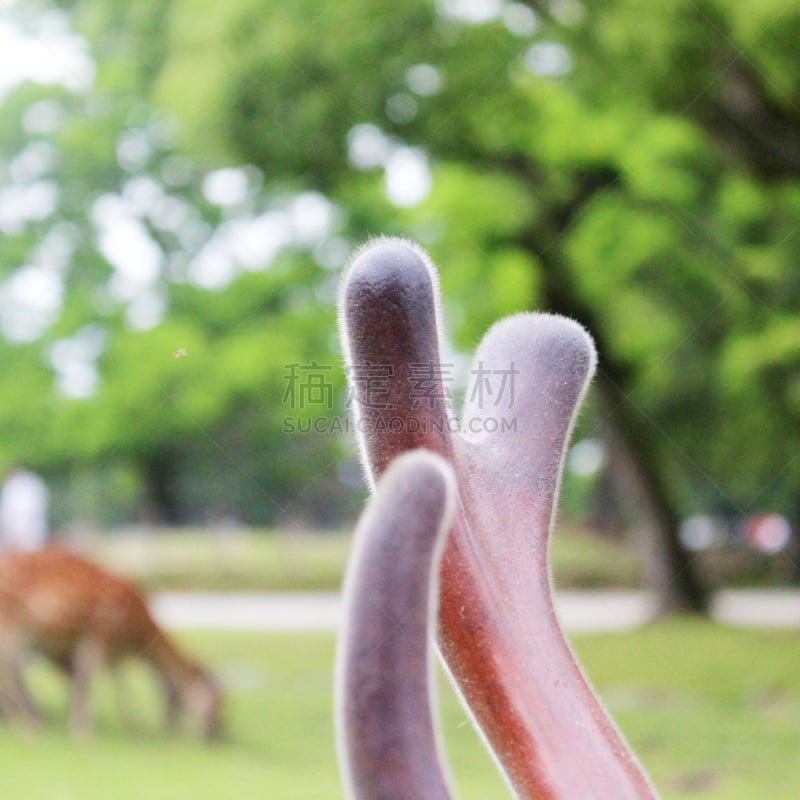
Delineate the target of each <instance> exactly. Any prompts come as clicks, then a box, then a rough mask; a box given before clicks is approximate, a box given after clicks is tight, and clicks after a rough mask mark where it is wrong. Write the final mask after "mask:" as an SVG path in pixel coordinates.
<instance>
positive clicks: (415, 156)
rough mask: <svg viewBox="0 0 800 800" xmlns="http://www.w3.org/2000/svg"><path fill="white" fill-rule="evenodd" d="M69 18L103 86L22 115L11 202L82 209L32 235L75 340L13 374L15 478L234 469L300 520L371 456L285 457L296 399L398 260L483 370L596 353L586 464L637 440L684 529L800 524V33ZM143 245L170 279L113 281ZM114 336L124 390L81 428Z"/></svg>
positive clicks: (114, 361) (492, 8)
mask: <svg viewBox="0 0 800 800" xmlns="http://www.w3.org/2000/svg"><path fill="white" fill-rule="evenodd" d="M61 6H62V7H63V8H64V9H65V10H66V13H67V14H68V17H69V19H70V21H71V23H72V25H73V26H74V28H75V30H76V31H78V32H79V33H81V34H82V35H84V36H85V37H86V38H87V40H88V42H89V44H90V49H91V54H92V56H93V58H94V60H95V64H96V78H95V81H94V83H93V84H92V86H91V87H90V88H88V89H86V90H85V91H83V92H80V93H75V92H69V91H67V90H61V91H60V92H56V93H54V92H53V91H51V90H50V89H47V90H46V89H43V88H33V87H29V86H27V87H23V88H21V89H19V90H18V91H17V92H15V93H14V94H13V95H12V96H10V97H9V98H7V100H6V102H5V104H4V105H3V107H2V110H0V138H1V140H2V143H3V148H2V149H3V152H4V153H5V154H6V157H5V159H4V161H3V165H2V170H3V183H4V184H5V183H9V182H10V183H11V184H12V185H13V186H17V185H18V184H24V185H26V186H28V187H29V188H30V186H32V185H33V186H35V185H36V184H38V183H43V182H47V183H51V184H54V186H55V187H56V189H57V194H58V200H57V202H54V203H53V209H52V210H51V211H50V213H49V214H47V215H46V216H43V217H42V218H41V219H26V220H23V221H22V222H20V223H19V224H18V226H17V229H16V230H11V231H9V230H8V229H7V227H6V228H5V229H4V230H5V233H6V236H5V237H4V239H3V242H2V245H1V246H0V254H1V255H2V265H3V270H4V274H5V275H6V276H7V277H6V280H7V281H8V282H11V281H13V280H17V277H18V275H19V273H20V271H21V270H23V269H27V268H28V266H26V265H36V264H37V263H40V262H37V260H36V258H37V255H36V254H37V253H39V254H41V253H42V250H43V248H46V247H50V248H51V251H52V252H55V253H57V254H60V255H58V258H60V259H61V261H62V262H63V265H62V266H59V267H57V268H53V269H57V270H58V271H59V275H60V276H61V277H60V279H59V280H60V286H61V288H60V291H61V293H62V295H63V303H62V304H61V306H60V311H59V312H58V314H55V313H54V312H53V313H52V314H51V316H55V317H57V318H55V319H52V320H50V319H46V320H45V321H44V322H43V325H42V330H41V331H37V332H34V333H35V334H36V335H32V334H30V335H27V336H25V337H24V338H25V339H26V341H23V342H7V343H6V344H4V345H3V347H2V351H0V358H3V359H5V360H6V361H7V363H8V364H9V366H10V367H11V369H10V370H6V371H4V376H5V377H4V380H6V381H7V391H6V392H4V393H3V397H5V400H4V401H2V402H0V419H3V420H5V423H6V428H7V429H8V430H9V431H11V432H12V433H11V434H10V435H9V436H8V437H6V440H5V442H4V444H3V452H4V453H5V455H6V457H7V458H11V457H13V458H21V457H23V456H24V457H25V458H26V459H27V460H32V461H34V462H37V463H40V464H42V465H43V466H50V465H58V464H64V463H72V462H75V461H83V462H85V463H91V462H92V460H93V459H94V460H96V459H100V458H110V457H112V455H113V456H116V455H119V456H120V457H124V458H128V459H134V460H136V459H139V460H140V461H141V462H142V463H144V462H145V461H147V459H148V458H150V457H151V456H152V454H153V453H154V452H157V451H159V450H160V449H163V451H164V453H168V454H169V455H170V458H173V457H175V458H180V459H183V460H184V463H186V460H187V459H188V462H191V463H194V464H197V463H198V462H197V459H196V453H197V452H198V451H197V448H198V447H199V448H200V449H202V448H203V447H205V448H206V452H209V451H211V450H213V449H214V445H213V444H212V442H217V444H219V445H220V446H221V447H222V448H223V450H224V449H225V448H227V447H228V441H229V440H228V439H227V438H226V437H228V436H230V437H231V438H230V441H231V442H233V441H238V442H239V444H238V445H237V446H240V447H253V449H254V450H258V452H257V453H256V452H251V453H250V456H248V458H250V457H252V459H253V461H252V472H251V471H250V469H251V468H250V467H249V466H248V467H247V474H248V476H249V477H252V478H253V483H254V485H259V486H262V487H266V486H268V485H271V484H272V482H276V483H275V484H274V485H275V486H278V485H281V486H284V487H285V491H284V490H283V489H281V490H280V491H278V495H279V496H280V497H282V498H286V502H288V498H290V497H291V496H293V492H294V493H296V491H297V490H298V487H301V486H303V485H304V481H313V480H316V477H315V476H316V475H318V474H320V472H319V471H317V472H315V471H314V469H312V468H311V467H310V464H311V463H312V462H313V463H314V468H316V466H317V465H320V466H321V465H322V464H326V465H331V464H335V463H336V461H337V459H339V458H341V452H342V451H341V449H337V448H339V447H340V445H341V442H340V441H339V440H335V437H334V438H333V439H332V438H331V437H327V438H325V437H316V438H314V440H313V447H312V444H311V442H312V440H311V439H308V438H306V439H304V440H302V441H301V439H300V438H298V437H292V436H285V435H282V434H280V418H281V417H282V416H284V414H285V408H283V407H282V404H281V397H282V396H283V395H282V392H283V387H284V383H285V376H284V374H283V370H284V366H285V365H287V364H290V363H294V362H297V363H309V362H311V361H312V360H315V361H316V362H317V363H319V364H338V355H337V348H336V342H335V331H334V329H333V311H332V306H333V304H334V299H335V291H336V290H335V284H336V278H337V268H339V267H341V265H342V264H343V262H344V260H345V259H346V255H347V253H348V251H349V249H350V248H351V247H352V246H354V245H356V244H357V243H359V242H361V241H362V240H364V239H365V238H367V237H368V236H371V235H375V234H378V233H398V234H401V235H405V236H409V237H411V238H414V239H416V240H418V241H420V242H421V243H422V244H423V245H424V246H426V247H427V248H429V250H430V251H431V253H432V255H433V257H434V259H435V260H436V262H437V264H438V265H439V267H440V270H441V277H442V290H443V295H444V300H445V303H446V305H447V308H448V312H449V313H448V318H449V323H450V328H451V329H450V331H449V333H450V335H451V336H452V338H453V341H454V342H455V344H456V346H457V347H460V348H464V349H468V348H471V346H472V345H473V344H474V342H475V341H477V339H478V338H479V337H480V335H481V334H482V332H483V330H484V329H485V328H486V327H487V325H488V324H490V323H491V322H492V321H494V320H495V319H497V318H498V317H499V316H502V315H505V314H508V313H512V312H515V311H519V310H525V309H532V308H549V309H551V310H556V311H561V312H563V313H568V314H570V315H571V316H575V317H577V318H578V319H580V320H581V321H583V322H584V323H585V324H587V325H588V327H589V328H590V329H591V330H592V333H593V334H594V335H595V336H596V338H597V340H598V343H599V345H600V351H601V352H600V380H599V385H598V388H599V394H598V398H599V399H598V400H597V402H596V406H595V409H594V411H593V413H592V414H590V415H589V417H587V419H586V421H585V423H584V425H585V428H586V432H587V433H591V432H592V431H594V429H595V426H596V425H598V424H599V423H600V422H602V421H603V420H605V419H606V418H611V419H612V420H616V421H617V422H618V423H619V424H618V432H621V433H622V434H625V435H627V436H628V437H629V444H630V445H631V446H632V447H633V448H634V449H635V450H636V451H637V452H638V453H639V454H640V455H641V456H642V457H643V460H640V461H639V462H638V463H639V466H640V468H641V470H643V471H644V472H646V473H648V474H649V475H650V476H651V477H653V478H654V480H655V481H656V484H658V486H659V487H660V489H659V491H662V490H663V492H662V493H663V494H664V497H663V498H662V499H663V501H664V504H665V505H667V506H669V508H670V509H671V511H672V512H674V513H675V514H678V513H680V514H682V513H689V512H691V511H696V510H701V509H702V510H720V511H725V512H727V513H733V514H746V513H750V512H751V511H756V510H761V509H763V508H765V507H769V508H774V509H777V510H781V511H783V512H784V513H787V514H789V515H791V516H793V517H795V518H796V517H797V514H798V513H800V495H799V494H798V489H797V486H798V480H799V479H800V459H798V458H796V453H797V450H798V444H799V443H798V430H800V426H798V421H800V382H799V380H800V379H798V377H797V376H798V370H797V366H798V362H800V317H798V312H797V309H798V307H800V306H799V305H798V299H799V295H800V277H798V276H799V275H800V273H798V271H797V269H796V259H797V254H798V242H800V225H798V222H797V220H798V217H799V214H800V182H799V181H798V174H799V173H800V135H798V134H800V110H799V109H800V65H799V64H798V62H797V59H796V41H797V36H798V34H800V2H795V0H791V1H790V2H785V1H784V2H780V3H776V2H767V3H762V4H760V5H759V6H758V7H757V8H756V7H753V6H752V5H745V4H741V3H737V2H735V0H685V1H684V0H679V1H678V2H667V1H666V0H657V2H652V3H647V4H644V5H643V4H638V3H633V2H631V1H630V0H615V1H614V2H603V3H600V2H595V1H594V0H583V1H582V2H579V1H578V0H553V1H552V2H530V3H521V2H501V0H441V2H437V3H432V2H422V0H412V2H408V3H403V4H400V5H398V4H396V3H390V2H388V1H387V0H366V2H358V3H356V2H351V1H350V0H347V2H340V3H335V4H330V3H323V2H319V0H303V1H302V2H296V3H278V2H274V1H273V0H235V2H231V3H224V4H222V3H201V2H198V0H170V2H163V0H140V2H137V3H135V4H129V5H127V6H119V5H118V4H112V5H109V4H107V3H103V2H99V0H74V2H68V3H67V2H65V3H62V4H61ZM42 104H52V106H47V105H42ZM37 108H38V109H39V111H38V112H36V113H35V112H34V109H37ZM48 108H51V110H52V109H55V108H57V111H58V115H59V121H58V124H56V125H51V126H50V127H49V129H48V126H47V125H44V124H40V125H39V127H38V128H37V127H36V125H35V124H33V123H32V122H31V120H34V121H35V119H34V118H35V117H36V114H37V113H38V114H39V115H40V116H42V118H44V117H46V112H47V109H48ZM26 119H27V120H28V122H27V123H25V120H26ZM37 148H38V149H37ZM48 148H49V149H48ZM37 152H38V153H39V160H38V161H37V160H36V159H37V155H36V154H37ZM26 153H27V154H28V155H26ZM48 154H49V155H48ZM15 164H16V165H17V167H16V172H15V171H14V170H15V167H14V165H15ZM23 164H29V165H30V164H33V166H32V167H31V166H29V167H28V169H29V170H32V172H30V174H27V175H26V174H22V172H24V167H23V166H20V165H23ZM37 164H38V166H37ZM37 170H38V173H37ZM34 173H35V174H34ZM20 175H22V177H21V178H20V177H19V176H20ZM15 176H17V177H15ZM215 182H216V183H215ZM39 191H41V189H40V190H39ZM115 220H116V222H115ZM120 220H122V222H123V223H125V224H128V225H133V226H134V227H137V226H138V229H139V232H140V233H141V232H142V231H144V233H145V234H146V236H147V239H148V240H149V241H150V243H151V244H152V245H153V247H154V248H155V250H152V249H151V251H149V252H150V254H151V255H150V256H148V255H147V253H148V250H147V246H145V247H144V249H142V251H141V254H140V256H141V263H142V264H149V265H150V266H148V267H147V269H149V270H150V273H149V275H145V276H144V277H142V275H143V272H142V270H143V269H144V268H143V267H141V266H140V269H139V272H137V271H136V270H135V269H133V268H131V270H130V271H129V273H127V274H126V273H125V272H124V268H120V266H119V263H122V262H124V258H122V259H120V257H119V255H118V254H115V253H113V252H110V251H109V247H110V245H109V244H108V241H109V240H108V239H106V240H104V238H103V235H104V233H103V232H104V225H105V226H106V228H107V227H108V226H109V225H113V224H122V223H120ZM104 241H105V242H106V244H105V247H104ZM142 241H143V240H142ZM111 249H112V250H113V247H112V248H111ZM48 252H50V251H48ZM41 258H44V257H43V256H42V257H41ZM41 258H40V261H41ZM47 258H49V259H50V261H48V263H55V262H54V261H53V259H54V258H55V256H53V255H48V256H47ZM148 259H149V260H148ZM115 260H116V262H119V263H115ZM134 273H135V277H131V275H134ZM125 280H128V285H126V284H125ZM6 286H8V283H7V284H6ZM142 298H144V299H142ZM45 316H46V314H45ZM81 336H83V337H84V339H86V340H87V341H89V340H90V339H91V337H92V336H94V337H95V339H94V340H92V341H95V340H96V342H97V343H96V346H95V349H96V350H97V351H98V352H97V355H96V357H95V359H94V361H93V365H94V368H96V371H97V376H98V377H97V384H96V387H94V388H93V390H92V391H91V392H86V394H87V396H86V397H83V398H80V397H77V398H71V399H69V398H66V399H65V398H64V396H63V393H59V391H58V388H51V384H52V385H54V386H56V387H57V386H58V381H59V380H61V381H62V382H63V380H66V378H65V377H64V375H63V373H62V372H60V371H59V370H60V367H59V358H58V357H57V348H58V346H59V343H61V344H63V343H65V342H70V341H74V340H75V339H76V337H81ZM65 346H66V345H65ZM87 348H88V345H86V346H84V347H83V351H84V352H88V350H90V349H91V348H88V349H87ZM178 348H184V349H185V350H186V352H187V353H188V355H187V357H185V358H175V357H173V353H174V351H176V350H177V349H178ZM67 361H69V359H67ZM23 362H24V366H21V367H20V368H19V370H17V369H16V368H15V367H14V364H16V363H19V364H21V365H22V364H23ZM65 369H66V368H65ZM12 372H13V373H17V372H18V374H20V375H24V377H22V378H21V380H20V379H18V378H13V379H12V377H11V374H12ZM332 375H333V380H334V385H335V388H336V392H337V397H338V398H339V400H338V401H337V402H339V403H341V402H342V400H341V387H342V380H341V373H340V372H339V371H333V373H332ZM17 380H19V384H18V385H17V384H16V383H14V382H15V381H17ZM76 380H77V379H76ZM54 381H55V383H53V382H54ZM12 384H13V385H14V386H15V387H16V388H14V390H13V392H12V391H11V387H12ZM604 387H605V388H604ZM62 388H63V387H62ZM68 394H69V392H68ZM12 397H13V398H14V399H13V400H12V399H11V398H12ZM20 401H22V402H20ZM26 426H28V427H33V428H34V429H35V430H37V431H39V432H40V433H41V435H40V436H38V437H35V438H36V440H37V444H36V446H35V447H33V446H32V445H31V437H30V435H29V434H28V433H27V430H28V428H26ZM204 437H211V438H204ZM334 440H335V441H336V442H338V443H337V444H335V443H334ZM255 441H258V442H259V444H258V447H254V446H253V442H255ZM231 446H233V445H231ZM226 452H229V451H226ZM237 452H238V451H237ZM176 454H177V455H176ZM165 457H166V456H165ZM232 458H234V460H236V461H237V463H245V462H242V461H238V459H239V458H240V456H239V455H236V456H235V457H232ZM151 460H152V459H151ZM168 460H169V459H168ZM267 462H271V464H272V466H269V465H268V463H267ZM645 462H646V463H645ZM218 463H219V464H220V465H224V463H225V462H224V458H223V459H222V461H220V462H218ZM246 463H248V464H250V463H251V462H250V461H247V462H246ZM290 465H291V466H290ZM294 465H296V466H294ZM150 466H151V468H153V469H155V466H154V465H153V464H151V465H150ZM285 467H286V468H288V469H284V468H285ZM218 469H219V470H221V471H225V470H226V469H227V468H226V467H224V466H219V467H218ZM156 472H157V470H156ZM312 473H314V477H312ZM295 481H297V483H294V482H295ZM653 485H655V484H653ZM292 486H294V487H295V488H294V489H292V488H291V487H292ZM333 489H334V487H333V486H331V485H330V484H327V489H326V490H325V492H323V494H324V495H325V496H326V497H330V496H333V494H335V492H334V491H333ZM313 491H314V490H312V494H313ZM281 502H283V501H281ZM656 505H658V503H656ZM267 516H269V514H267Z"/></svg>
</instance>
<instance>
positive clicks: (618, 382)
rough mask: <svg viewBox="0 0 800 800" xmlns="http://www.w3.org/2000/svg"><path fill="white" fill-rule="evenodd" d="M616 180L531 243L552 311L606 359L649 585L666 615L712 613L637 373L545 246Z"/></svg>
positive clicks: (590, 188)
mask: <svg viewBox="0 0 800 800" xmlns="http://www.w3.org/2000/svg"><path fill="white" fill-rule="evenodd" d="M614 180H615V178H614V176H613V175H611V174H605V173H603V172H601V173H599V174H598V175H594V176H592V175H589V176H587V177H586V179H585V181H584V183H583V187H582V189H581V191H579V193H578V196H577V197H576V198H573V201H572V202H571V203H570V204H569V205H567V206H565V207H563V208H561V209H557V210H555V212H554V213H553V214H552V215H551V216H550V218H549V220H548V224H547V226H546V231H545V232H544V236H543V235H542V234H543V231H541V230H540V231H529V232H528V235H527V236H526V237H525V239H524V245H525V246H526V247H527V248H528V249H529V250H530V251H531V252H532V253H534V254H535V256H536V259H537V261H538V262H539V264H540V265H541V267H542V273H543V274H542V277H543V283H544V285H543V295H544V302H545V307H546V308H547V310H548V311H551V312H555V313H558V314H563V315H564V316H566V317H570V318H572V319H575V320H577V321H578V322H581V323H582V324H583V325H585V326H586V328H587V329H588V330H589V332H590V333H591V334H592V336H593V337H594V339H595V343H596V345H597V349H598V352H599V360H600V368H599V370H598V378H597V383H596V385H597V392H598V394H599V396H600V402H601V406H602V409H603V410H602V411H601V414H602V417H604V418H605V423H604V424H605V425H606V429H607V430H608V432H609V436H608V445H609V448H610V459H609V461H610V465H611V468H612V469H613V470H614V480H615V482H616V485H617V490H618V492H619V493H620V495H621V496H627V497H628V498H629V499H631V500H632V501H633V502H634V503H635V506H636V508H637V510H638V512H639V515H640V519H641V520H642V552H643V561H644V564H643V567H644V573H645V579H646V581H647V584H648V586H649V587H650V588H651V589H652V590H653V591H654V592H655V595H656V602H657V612H658V614H659V615H666V614H671V613H677V612H692V613H698V614H703V613H706V612H707V610H708V598H707V595H706V592H705V590H704V588H703V586H702V584H701V582H700V580H699V578H698V576H697V573H696V570H695V566H694V563H693V560H692V557H691V555H690V554H689V553H688V552H687V551H686V550H685V549H684V548H683V546H682V545H681V543H680V539H679V537H678V532H679V527H680V514H679V513H678V511H677V509H676V507H675V505H674V502H673V500H672V498H671V496H670V492H669V491H668V489H667V482H666V480H665V478H664V475H663V472H662V470H661V467H660V465H659V464H658V462H657V460H656V458H655V457H654V455H653V454H654V453H655V452H656V448H655V444H656V441H655V440H656V437H655V436H654V435H653V431H652V428H651V426H650V425H649V424H648V422H647V421H646V420H645V419H644V418H643V417H642V415H641V413H640V412H639V411H638V410H637V409H636V408H634V407H633V406H632V405H631V401H630V400H629V399H628V392H630V391H631V389H632V387H633V379H632V376H631V371H630V369H629V367H628V365H627V364H625V363H624V362H622V361H620V360H619V359H616V358H615V357H614V353H613V351H612V349H611V348H610V347H609V345H608V342H607V339H606V335H605V328H604V327H603V325H602V322H601V319H602V317H601V315H599V314H598V313H596V311H595V310H594V309H593V308H592V307H591V306H589V305H588V304H587V303H585V302H584V301H583V299H582V298H581V297H580V296H579V294H578V291H577V290H576V289H575V287H574V286H573V285H572V282H571V280H570V275H569V272H568V270H567V269H566V268H565V267H564V265H563V264H562V263H561V261H560V259H559V257H558V255H557V253H556V249H555V248H551V247H550V246H549V245H547V246H545V247H542V246H541V242H542V241H543V240H544V241H546V242H553V241H555V240H556V238H555V237H556V236H557V237H558V238H560V237H561V235H562V234H563V233H564V232H565V231H566V230H567V229H568V228H569V227H570V225H571V224H572V221H573V220H574V218H575V214H576V213H578V210H579V209H580V208H582V207H583V204H584V203H585V202H586V201H587V200H588V199H589V198H590V197H591V196H592V195H593V194H594V193H595V192H597V191H598V190H601V189H602V188H604V187H605V186H607V185H609V182H613V181H614Z"/></svg>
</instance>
